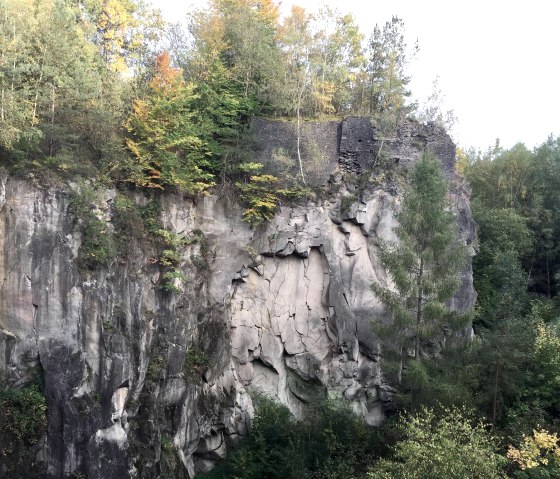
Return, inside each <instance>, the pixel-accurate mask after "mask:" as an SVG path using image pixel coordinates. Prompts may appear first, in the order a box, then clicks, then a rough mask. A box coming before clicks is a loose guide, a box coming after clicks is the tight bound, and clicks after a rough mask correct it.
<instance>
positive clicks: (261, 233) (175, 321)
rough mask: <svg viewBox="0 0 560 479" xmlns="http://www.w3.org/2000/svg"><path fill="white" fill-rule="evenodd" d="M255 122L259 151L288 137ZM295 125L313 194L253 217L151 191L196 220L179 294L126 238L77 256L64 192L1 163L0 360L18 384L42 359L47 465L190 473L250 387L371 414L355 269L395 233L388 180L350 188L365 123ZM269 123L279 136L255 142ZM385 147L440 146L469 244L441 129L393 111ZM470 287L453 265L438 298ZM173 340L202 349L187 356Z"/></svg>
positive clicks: (379, 389) (62, 469) (247, 413)
mask: <svg viewBox="0 0 560 479" xmlns="http://www.w3.org/2000/svg"><path fill="white" fill-rule="evenodd" d="M257 123H258V125H257V126H256V127H254V131H255V135H256V136H257V137H258V138H259V140H260V141H261V144H268V145H269V150H266V149H265V150H263V149H261V150H260V151H261V153H260V154H261V155H265V153H263V151H268V154H271V152H272V150H271V149H270V148H272V147H274V148H285V149H286V150H287V149H289V148H291V146H290V145H291V142H292V139H289V138H288V139H287V140H285V141H284V142H282V140H281V138H282V135H285V134H286V133H285V130H286V131H288V130H287V128H288V127H287V126H286V125H284V124H282V123H279V122H266V120H258V122H257ZM331 123H332V124H331ZM275 124H276V127H275V126H274V125H275ZM278 125H279V126H278ZM275 128H277V134H276V135H275V134H274V131H275V130H274V129H275ZM308 130H309V131H321V132H323V134H324V138H323V140H322V142H321V144H320V149H321V151H322V153H321V157H322V158H325V159H327V160H325V161H326V163H325V164H326V165H329V166H328V170H327V172H328V176H331V174H332V175H333V176H332V178H333V180H332V181H333V182H334V183H333V187H334V189H338V192H337V193H333V194H331V195H330V196H329V197H328V199H324V200H321V201H315V202H314V203H309V204H307V205H305V206H297V207H282V208H281V209H280V210H279V212H278V214H277V215H276V217H275V218H274V219H273V220H272V221H271V222H270V223H269V224H268V225H266V226H265V227H262V228H259V229H258V230H256V231H253V230H251V229H250V228H249V227H248V225H247V224H245V223H244V222H242V221H241V214H242V210H241V209H240V208H238V207H231V206H230V207H226V206H225V205H224V204H223V203H222V202H220V201H219V199H218V198H216V197H213V196H207V197H203V198H201V199H200V200H198V201H197V202H196V203H193V202H192V201H190V200H185V199H183V198H182V197H180V196H173V195H166V196H164V197H163V198H162V205H163V215H162V221H163V223H164V225H165V226H166V227H168V228H170V229H172V230H173V231H175V232H177V233H183V234H189V233H192V232H193V231H195V230H200V231H202V234H203V237H204V238H205V241H206V245H205V247H206V250H205V251H204V252H203V251H201V245H200V244H199V243H195V244H191V245H188V246H185V247H184V248H183V250H182V251H181V253H182V261H181V268H182V270H183V271H184V273H185V274H186V275H187V277H188V281H187V282H186V284H185V286H184V287H183V288H182V289H183V291H182V293H180V294H170V293H166V292H164V291H162V290H161V289H160V288H159V287H158V280H159V276H160V274H161V270H160V267H159V266H158V265H157V264H154V262H153V261H151V260H150V258H152V257H153V251H150V250H149V248H148V247H147V246H146V245H142V244H140V243H139V244H131V245H130V251H129V258H128V259H127V260H126V261H115V262H114V263H113V264H112V265H111V266H110V267H108V268H105V269H100V270H98V271H95V272H86V271H81V270H80V269H79V268H78V265H77V261H76V259H77V256H78V250H79V247H80V243H81V241H82V238H81V235H80V233H79V229H78V228H76V221H77V220H76V218H74V217H73V216H72V215H71V214H70V213H69V211H68V193H67V192H64V191H55V190H40V189H37V188H35V187H33V186H31V185H30V184H29V183H26V182H23V181H18V180H15V179H12V178H3V179H2V181H1V183H0V224H1V225H2V227H1V228H0V251H2V254H1V255H0V374H1V376H2V379H3V380H5V381H6V382H7V383H8V384H9V385H11V386H17V385H19V384H22V383H24V382H25V381H26V379H27V378H28V376H29V374H30V370H31V369H32V368H34V367H36V366H37V365H40V367H41V370H42V372H43V376H44V380H45V386H46V390H45V394H46V397H47V403H48V432H47V435H46V438H45V442H44V446H43V447H41V448H40V450H39V452H38V455H37V461H39V462H40V463H42V464H43V465H44V470H45V476H46V477H52V478H61V477H67V476H68V477H69V476H72V475H74V476H77V475H78V474H83V475H86V476H87V477H89V478H103V479H106V478H115V477H119V478H125V477H143V478H147V477H160V476H162V475H164V474H165V475H167V476H170V477H189V478H192V477H194V474H195V471H197V470H207V469H209V468H211V467H212V465H213V464H214V463H215V461H216V460H217V459H219V458H221V457H223V456H224V455H225V454H226V451H227V448H228V447H229V446H230V445H232V444H234V443H235V442H236V441H237V440H238V439H239V437H240V436H241V435H243V434H245V433H246V431H247V425H248V421H249V420H250V417H251V416H252V414H253V399H252V398H254V395H255V394H257V393H260V394H266V395H271V396H274V397H276V398H278V399H279V400H280V401H281V402H282V403H284V404H285V405H287V406H288V407H289V408H290V410H291V411H292V412H293V413H294V414H295V415H296V416H297V417H301V416H302V415H304V414H305V409H306V407H307V406H308V405H310V404H312V403H313V402H315V401H318V400H320V399H322V398H324V397H326V396H329V395H339V396H341V397H343V398H345V399H346V400H347V401H349V403H350V404H351V405H352V408H353V409H354V410H355V411H356V412H357V413H359V414H360V415H362V416H363V417H364V418H365V419H366V420H367V422H368V423H370V424H379V423H380V422H381V421H382V420H383V418H384V416H385V412H386V411H387V408H388V407H391V399H392V395H393V392H394V390H393V389H392V387H391V385H390V384H387V383H386V382H385V379H384V374H383V358H381V357H380V355H379V345H378V340H377V338H376V337H375V336H374V334H373V333H372V331H371V328H370V321H371V320H372V319H373V318H375V317H376V316H379V315H382V314H383V311H382V307H381V305H380V303H379V301H378V300H377V298H376V297H375V296H374V295H373V293H372V292H371V289H370V285H371V283H373V282H374V281H377V282H382V283H387V277H386V274H385V271H384V269H383V267H382V266H381V264H380V260H379V254H378V253H379V247H378V245H379V240H380V239H385V240H391V239H393V238H394V234H393V228H394V227H395V219H394V211H395V209H396V208H398V202H399V197H398V194H397V193H398V191H397V190H395V189H394V188H392V189H387V188H383V187H381V186H376V185H375V184H373V183H371V184H368V185H366V187H365V188H364V189H363V191H357V190H356V188H355V187H352V186H351V185H350V184H348V185H346V183H345V182H344V176H343V174H341V173H340V171H339V169H340V170H343V171H344V170H351V171H353V172H356V171H363V170H366V169H367V168H369V167H370V166H371V162H372V161H373V159H374V158H375V155H377V148H378V147H379V145H378V144H377V140H375V139H374V137H373V133H372V132H373V130H372V129H371V125H369V121H367V120H364V119H347V120H346V121H345V122H343V123H342V125H339V124H337V123H336V124H335V123H334V122H330V123H326V124H324V125H322V126H321V125H320V124H317V125H315V126H314V125H308ZM278 132H279V133H278ZM327 133H328V134H327ZM259 135H260V136H259ZM329 135H330V136H329ZM273 137H274V138H276V140H274V141H276V142H277V144H276V143H267V142H270V141H272V140H271V138H273ZM278 138H280V139H278ZM271 144H272V146H270V145H271ZM274 145H276V146H274ZM387 145H388V146H387V147H386V152H387V156H388V159H389V161H392V160H394V161H396V162H397V161H398V162H399V164H400V165H401V166H402V167H403V168H405V169H406V168H409V167H410V165H412V164H413V162H414V161H415V160H416V159H417V158H418V157H419V155H420V153H421V150H422V148H424V147H427V148H430V149H432V150H433V151H434V152H435V153H436V154H437V155H438V158H439V159H440V161H441V162H442V166H443V167H444V169H445V171H446V172H447V174H448V176H449V177H450V178H453V179H454V180H455V181H454V188H453V191H452V194H453V195H454V198H455V199H456V201H455V203H456V204H457V209H458V213H459V215H458V217H459V222H460V228H461V231H462V234H463V236H464V238H465V241H466V242H467V243H469V244H470V243H472V242H474V241H475V234H474V223H473V221H472V218H471V215H470V210H469V206H468V195H467V192H466V191H465V190H464V189H463V188H462V187H461V186H460V182H459V181H458V179H457V178H455V173H454V172H453V162H454V147H453V144H452V142H451V140H450V139H449V137H448V136H447V135H446V134H445V133H444V132H443V131H441V130H439V129H437V128H436V127H434V126H433V125H431V126H422V125H418V124H417V123H413V122H407V123H406V124H405V125H403V127H402V129H401V133H400V134H399V136H398V137H397V138H396V139H394V140H391V141H388V142H387ZM333 158H335V159H334V160H333ZM337 158H339V159H340V161H339V162H337V161H336V159H337ZM348 165H350V167H349V166H348ZM325 175H326V173H325V172H321V174H320V175H319V176H317V177H316V178H314V182H315V183H316V184H320V183H322V182H324V181H325V178H326V176H325ZM114 197H115V192H114V191H107V192H106V194H105V198H103V201H102V202H101V203H100V204H98V205H97V208H98V214H99V216H100V217H101V218H102V219H103V220H105V221H106V222H107V228H108V230H110V229H111V228H112V224H111V204H112V202H113V199H114ZM139 201H142V199H141V198H139ZM196 255H205V256H206V259H207V262H208V268H207V269H206V270H202V271H201V270H200V269H197V268H196V267H195V265H194V264H193V261H191V259H190V258H192V257H193V256H196ZM474 300H475V292H474V290H473V287H472V273H471V270H470V267H469V268H467V269H466V270H465V272H464V281H463V285H462V287H461V289H460V291H459V292H458V293H457V294H456V296H455V298H454V300H453V305H454V307H455V308H457V309H458V310H462V311H464V310H467V309H469V308H471V307H472V306H473V305H474ZM467 333H468V331H467ZM189 351H202V352H204V355H205V357H206V358H207V361H205V362H204V363H203V365H202V366H200V367H192V366H189V361H188V357H189V356H188V354H189ZM0 469H1V466H0Z"/></svg>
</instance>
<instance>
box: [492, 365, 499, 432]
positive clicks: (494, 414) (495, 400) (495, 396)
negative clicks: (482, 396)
mask: <svg viewBox="0 0 560 479" xmlns="http://www.w3.org/2000/svg"><path fill="white" fill-rule="evenodd" d="M499 377H500V360H499V359H496V372H495V374H494V394H493V398H492V426H495V425H496V418H497V416H498V379H499Z"/></svg>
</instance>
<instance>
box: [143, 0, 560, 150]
mask: <svg viewBox="0 0 560 479" xmlns="http://www.w3.org/2000/svg"><path fill="white" fill-rule="evenodd" d="M153 3H154V5H155V6H157V7H158V8H161V9H162V10H163V12H164V15H165V16H166V18H167V19H169V20H171V21H180V20H181V19H183V18H184V17H185V15H186V12H188V11H189V10H190V9H192V8H193V7H192V6H193V5H198V6H200V5H203V4H204V1H203V0H159V1H158V0H153ZM281 3H282V10H283V11H286V12H287V11H289V9H290V7H291V5H292V4H294V3H295V4H297V5H300V6H302V7H304V8H305V9H306V10H309V11H311V12H312V11H314V10H316V9H317V8H318V7H319V6H320V5H323V4H328V5H331V6H333V7H335V8H337V9H338V10H339V11H340V12H341V13H347V12H350V13H352V14H353V15H354V17H355V18H356V20H357V22H358V23H359V25H360V28H361V30H362V33H364V34H365V35H366V38H367V37H369V35H370V33H371V32H372V30H373V27H374V25H375V24H376V23H378V24H380V25H383V24H384V23H385V22H386V21H387V20H390V18H391V16H392V15H397V16H398V17H400V18H402V19H403V21H404V23H405V29H406V32H405V33H406V36H407V42H408V44H409V45H412V44H413V43H414V41H415V40H416V39H418V43H419V46H420V53H419V55H418V56H417V58H416V60H415V61H414V63H413V64H412V65H411V70H410V74H411V76H412V82H411V89H412V92H413V94H414V95H415V97H418V98H425V97H426V96H427V95H428V94H429V92H430V91H431V86H432V82H433V80H434V78H435V77H436V75H439V86H440V88H441V90H442V92H443V93H444V94H445V96H446V109H453V110H454V112H455V115H456V116H457V117H458V119H459V122H458V124H457V125H456V127H455V131H454V137H455V140H456V142H457V143H458V144H459V145H460V146H462V147H466V148H468V147H470V146H474V147H476V148H480V149H483V150H485V149H486V148H487V147H488V146H490V145H493V144H494V142H495V139H496V138H499V139H500V143H501V144H502V146H504V147H508V148H509V147H511V146H513V145H514V144H515V143H517V142H523V143H525V144H526V145H527V146H528V147H529V148H532V147H534V146H536V145H538V144H540V143H542V142H544V141H545V140H546V138H547V137H548V135H549V134H554V135H555V136H558V135H560V81H559V80H560V26H559V21H560V2H558V1H557V0H532V1H531V2H528V1H526V0H525V1H521V0H509V1H508V0H469V1H453V0H370V1H368V0H344V1H341V0H325V1H314V0H282V2H281Z"/></svg>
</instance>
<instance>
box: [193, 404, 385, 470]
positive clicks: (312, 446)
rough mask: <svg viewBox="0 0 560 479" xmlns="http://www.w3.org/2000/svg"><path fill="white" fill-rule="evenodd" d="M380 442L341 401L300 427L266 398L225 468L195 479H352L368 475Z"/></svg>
mask: <svg viewBox="0 0 560 479" xmlns="http://www.w3.org/2000/svg"><path fill="white" fill-rule="evenodd" d="M379 437H380V436H379V433H378V430H377V429H375V428H372V427H370V426H367V425H366V424H365V423H364V422H363V421H362V420H361V419H359V418H358V417H357V416H356V415H355V414H354V413H353V412H352V411H350V410H349V409H348V408H347V407H346V406H344V405H342V403H340V402H339V401H335V400H328V401H326V402H325V403H322V404H318V405H317V406H316V407H314V408H312V409H310V411H309V414H308V416H307V417H306V418H305V420H304V421H301V422H296V421H295V420H294V418H293V417H292V416H291V414H290V412H289V411H288V409H286V408H285V407H283V406H280V405H278V404H276V403H274V402H272V401H270V400H268V399H264V398H263V399H260V400H259V402H258V407H257V411H256V415H255V418H254V420H253V423H252V425H251V431H250V433H249V435H248V436H247V437H246V438H245V439H244V440H243V441H242V442H241V443H240V445H239V447H238V448H237V449H235V450H234V451H233V453H232V454H231V455H230V456H228V459H227V461H226V463H225V464H222V465H220V466H218V467H217V468H216V470H214V471H212V472H210V473H208V474H202V475H199V476H197V477H200V478H207V479H210V478H237V477H243V478H244V479H257V478H258V479H260V478H263V477H267V478H271V479H273V478H279V479H280V478H282V479H296V478H308V479H353V478H355V477H357V476H361V475H362V473H363V472H364V471H365V468H366V466H367V464H368V461H370V460H371V457H372V454H374V451H375V450H376V448H378V447H379V443H380V441H379Z"/></svg>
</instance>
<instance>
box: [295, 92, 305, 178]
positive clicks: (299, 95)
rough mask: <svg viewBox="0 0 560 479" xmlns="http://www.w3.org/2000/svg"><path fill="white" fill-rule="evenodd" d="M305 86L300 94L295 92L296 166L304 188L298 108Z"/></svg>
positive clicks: (299, 113)
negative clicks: (297, 165)
mask: <svg viewBox="0 0 560 479" xmlns="http://www.w3.org/2000/svg"><path fill="white" fill-rule="evenodd" d="M304 87H305V85H304V86H303V87H302V88H301V93H300V91H299V89H298V92H297V100H296V101H297V104H296V116H297V132H296V137H297V138H296V140H297V157H298V164H299V172H300V174H301V180H302V181H303V184H304V185H305V186H307V183H306V182H305V176H304V174H303V164H302V161H301V148H300V143H301V112H300V108H301V102H302V101H303V89H304Z"/></svg>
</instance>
